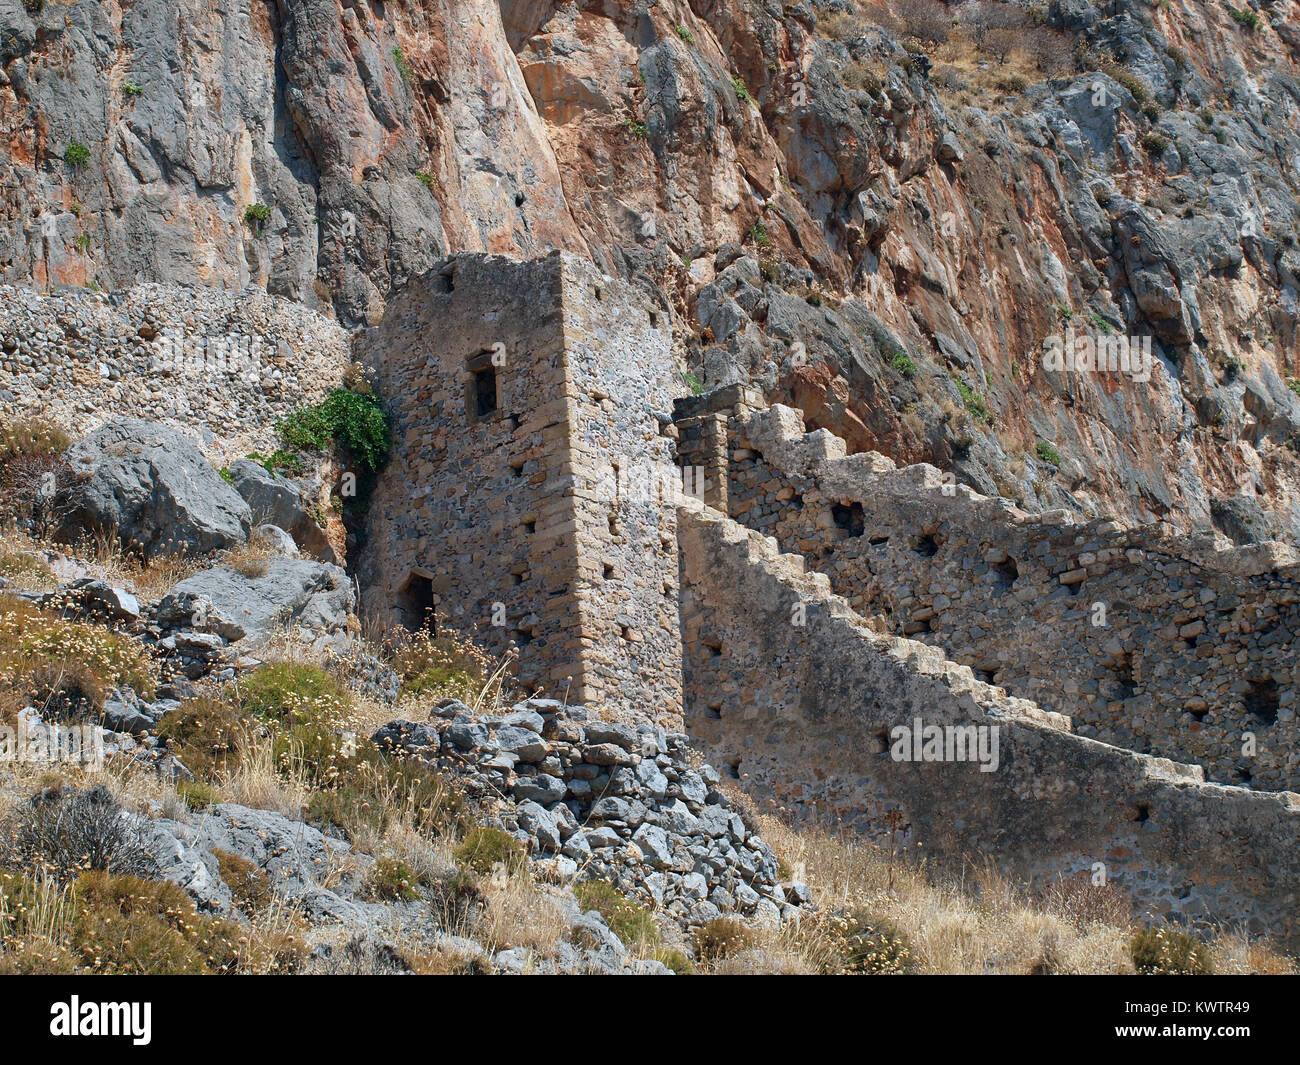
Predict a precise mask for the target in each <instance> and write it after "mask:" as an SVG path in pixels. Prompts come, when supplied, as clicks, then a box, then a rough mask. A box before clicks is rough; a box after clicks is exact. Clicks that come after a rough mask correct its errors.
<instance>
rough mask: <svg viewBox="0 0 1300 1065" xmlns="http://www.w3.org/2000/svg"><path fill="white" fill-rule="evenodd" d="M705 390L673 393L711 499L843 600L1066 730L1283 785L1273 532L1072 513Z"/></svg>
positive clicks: (1286, 621)
mask: <svg viewBox="0 0 1300 1065" xmlns="http://www.w3.org/2000/svg"><path fill="white" fill-rule="evenodd" d="M760 405H761V400H759V399H758V397H756V396H753V395H749V396H747V397H746V396H745V395H743V394H742V393H741V392H740V391H739V390H736V389H732V390H722V391H719V392H717V393H714V394H712V395H711V396H710V397H706V398H701V399H699V400H688V401H684V402H683V403H682V404H681V407H682V417H681V419H680V421H679V425H680V426H681V431H682V437H683V453H684V455H686V457H687V461H690V462H695V463H699V464H701V465H706V466H707V467H708V468H709V469H710V470H711V471H712V470H719V471H725V478H724V477H723V476H722V475H721V474H717V475H715V480H716V486H715V487H714V488H713V489H712V493H713V494H712V498H711V500H710V501H711V502H713V503H714V505H716V506H718V507H719V508H720V509H724V510H725V511H726V513H727V514H729V516H731V517H732V518H735V519H737V520H738V521H740V522H742V523H743V524H744V525H746V526H748V527H750V528H753V529H756V530H758V531H760V532H763V533H766V534H769V535H773V536H775V537H776V539H777V541H778V543H780V544H781V546H782V548H783V549H784V550H786V551H791V552H796V553H799V554H801V555H802V556H803V557H804V559H805V561H806V562H807V564H808V565H809V567H811V568H814V569H816V570H818V571H819V572H821V573H824V574H826V575H827V577H829V578H830V581H831V585H832V586H833V587H834V588H835V590H836V591H837V592H839V593H840V594H842V595H844V596H845V598H846V599H847V600H848V602H849V603H850V604H851V605H852V607H853V609H854V610H855V611H857V612H858V613H860V614H862V615H863V616H864V617H869V618H875V619H878V621H879V622H880V623H881V625H882V626H883V627H884V629H886V630H887V631H890V632H893V633H895V634H898V635H906V636H911V637H913V638H915V639H917V640H921V641H924V642H926V643H929V644H932V645H934V646H936V647H941V648H943V650H944V653H945V654H946V655H947V656H948V657H950V658H951V659H952V660H953V661H955V662H960V663H962V664H965V665H968V666H970V667H971V668H972V669H974V670H975V671H976V672H977V674H978V675H979V676H981V677H982V678H983V679H985V680H987V681H990V682H992V683H996V684H998V685H1000V686H1002V687H1005V688H1006V689H1007V690H1008V691H1011V692H1014V693H1016V694H1017V695H1021V696H1023V697H1025V698H1027V699H1033V700H1036V701H1038V702H1042V703H1045V704H1048V705H1050V706H1051V707H1052V708H1053V709H1054V710H1059V711H1061V712H1062V713H1067V714H1069V715H1070V716H1071V717H1072V718H1073V719H1074V720H1075V723H1076V729H1077V731H1078V732H1079V733H1080V734H1081V735H1087V736H1093V737H1095V738H1097V739H1101V740H1104V741H1105V742H1107V743H1112V744H1115V745H1117V746H1121V747H1127V748H1130V749H1132V750H1135V751H1142V752H1148V753H1153V754H1157V755H1161V756H1164V757H1168V758H1175V759H1179V760H1184V761H1194V762H1197V763H1199V764H1201V765H1203V766H1205V768H1206V771H1207V773H1208V774H1209V776H1210V777H1211V779H1214V780H1219V781H1222V782H1224V783H1242V784H1252V785H1254V786H1256V787H1262V788H1266V789H1278V788H1291V789H1295V788H1300V722H1298V721H1297V716H1296V712H1297V709H1300V703H1298V702H1297V698H1298V696H1297V693H1298V692H1300V656H1297V654H1296V648H1295V641H1296V635H1297V633H1298V632H1300V569H1297V567H1296V565H1295V559H1294V555H1293V553H1292V552H1291V551H1290V549H1289V548H1286V547H1284V546H1283V545H1280V544H1273V545H1252V546H1249V547H1242V548H1231V549H1224V548H1222V547H1221V546H1219V545H1216V544H1215V543H1213V542H1211V541H1209V540H1204V541H1196V540H1192V539H1189V538H1187V537H1182V536H1178V535H1175V534H1174V533H1173V532H1172V530H1170V529H1168V528H1167V527H1164V526H1160V525H1154V526H1146V527H1140V528H1135V529H1125V528H1122V527H1120V526H1119V525H1117V524H1115V523H1113V522H1107V521H1092V522H1088V523H1086V524H1079V525H1075V524H1073V523H1072V521H1071V516H1070V515H1069V514H1067V513H1066V512H1063V511H1062V512H1056V513H1052V512H1049V513H1046V514H1041V515H1036V514H1027V513H1024V512H1021V511H1018V510H1016V508H1014V507H1011V506H1009V505H1007V504H1005V503H1003V502H1002V501H1000V500H997V499H992V498H988V497H984V496H978V495H976V494H974V493H971V492H970V491H969V490H967V489H965V488H964V487H961V488H959V487H958V486H957V485H955V484H953V483H945V481H944V479H943V477H942V475H941V473H940V471H939V470H937V469H935V468H934V467H931V466H925V465H917V466H911V467H907V468H906V469H897V468H895V466H894V464H893V462H892V461H890V460H889V459H887V458H885V457H883V456H881V455H877V454H873V453H863V454H858V455H846V454H845V447H844V444H843V442H842V441H840V440H838V439H836V438H835V437H833V436H832V435H831V434H830V433H827V432H825V431H820V432H814V433H807V434H806V433H805V432H804V426H803V422H802V419H801V418H800V416H799V414H798V412H796V411H793V410H791V409H789V408H785V407H779V406H778V407H773V408H771V409H759V408H760Z"/></svg>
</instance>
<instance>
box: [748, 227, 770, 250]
mask: <svg viewBox="0 0 1300 1065" xmlns="http://www.w3.org/2000/svg"><path fill="white" fill-rule="evenodd" d="M749 239H750V240H752V241H753V242H754V243H755V244H757V245H758V246H759V247H760V248H770V247H771V246H772V236H771V234H770V233H768V231H767V226H766V225H765V224H764V223H762V222H755V223H754V224H753V225H752V226H750V227H749Z"/></svg>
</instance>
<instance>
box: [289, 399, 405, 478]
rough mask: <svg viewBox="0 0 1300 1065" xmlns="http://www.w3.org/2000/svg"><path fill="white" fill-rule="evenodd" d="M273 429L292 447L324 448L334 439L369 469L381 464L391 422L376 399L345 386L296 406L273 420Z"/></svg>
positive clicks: (387, 450)
mask: <svg viewBox="0 0 1300 1065" xmlns="http://www.w3.org/2000/svg"><path fill="white" fill-rule="evenodd" d="M276 430H277V431H278V432H279V433H280V437H281V439H283V440H284V442H285V444H287V445H288V446H289V447H290V448H293V449H294V450H296V451H324V450H326V449H327V448H328V447H329V446H330V444H331V443H337V444H339V445H340V446H342V447H345V448H347V450H348V451H349V452H351V453H352V455H354V456H355V457H356V458H357V459H359V460H360V461H361V463H362V464H363V465H364V466H365V467H366V468H367V469H369V470H376V469H378V468H379V467H380V466H382V465H383V463H384V459H386V458H387V457H388V452H389V450H390V449H391V447H392V435H391V424H390V421H389V417H388V415H387V413H386V412H385V411H384V408H383V407H382V406H380V404H379V401H378V400H377V399H375V398H374V397H373V396H364V395H362V394H361V393H359V392H352V391H349V390H348V389H346V388H336V389H334V390H333V391H332V392H330V394H329V395H327V396H326V397H325V398H324V399H323V400H321V401H320V402H319V403H317V404H314V405H313V406H310V407H299V408H297V409H296V410H294V411H292V412H291V413H290V414H289V415H288V416H287V417H285V418H283V419H281V420H280V421H279V422H277V423H276Z"/></svg>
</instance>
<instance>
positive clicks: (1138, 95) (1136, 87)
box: [1102, 63, 1151, 107]
mask: <svg viewBox="0 0 1300 1065" xmlns="http://www.w3.org/2000/svg"><path fill="white" fill-rule="evenodd" d="M1102 70H1103V72H1104V73H1106V74H1109V75H1110V76H1111V77H1112V78H1114V79H1115V80H1116V81H1117V82H1119V83H1120V84H1121V85H1123V86H1124V88H1126V89H1128V91H1129V94H1130V95H1131V96H1132V97H1133V100H1134V102H1136V103H1137V105H1138V107H1141V106H1142V105H1143V104H1144V103H1146V102H1147V101H1148V100H1150V99H1151V93H1149V92H1148V91H1147V87H1146V86H1145V85H1143V84H1142V82H1140V81H1139V80H1138V79H1137V77H1136V76H1135V75H1133V74H1130V73H1129V72H1128V71H1127V70H1125V69H1124V68H1123V67H1118V66H1116V65H1115V64H1113V63H1106V64H1103V65H1102Z"/></svg>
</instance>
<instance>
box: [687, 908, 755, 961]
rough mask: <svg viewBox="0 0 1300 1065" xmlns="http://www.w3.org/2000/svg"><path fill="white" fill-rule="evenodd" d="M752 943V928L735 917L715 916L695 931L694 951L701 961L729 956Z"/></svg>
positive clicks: (745, 948) (750, 945) (746, 948)
mask: <svg viewBox="0 0 1300 1065" xmlns="http://www.w3.org/2000/svg"><path fill="white" fill-rule="evenodd" d="M753 945H754V933H753V930H752V929H750V928H749V927H748V926H747V925H746V924H745V922H744V921H741V920H740V919H739V918H736V917H715V918H713V920H711V921H706V922H705V923H704V924H703V925H701V926H700V927H699V928H698V929H696V931H695V953H696V955H697V956H698V957H699V959H700V960H701V961H703V962H713V961H719V960H721V959H722V958H729V957H731V956H732V955H733V954H739V953H740V952H741V951H742V950H748V949H749V948H750V947H752V946H753Z"/></svg>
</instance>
